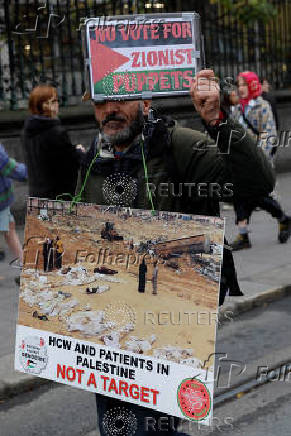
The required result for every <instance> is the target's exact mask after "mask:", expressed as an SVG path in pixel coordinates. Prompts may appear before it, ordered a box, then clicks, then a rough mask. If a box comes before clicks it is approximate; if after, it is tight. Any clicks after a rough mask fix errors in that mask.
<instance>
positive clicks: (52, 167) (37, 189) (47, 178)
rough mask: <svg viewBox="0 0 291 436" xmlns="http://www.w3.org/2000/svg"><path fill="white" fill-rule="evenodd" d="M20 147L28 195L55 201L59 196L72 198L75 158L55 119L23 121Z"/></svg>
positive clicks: (30, 118) (29, 119) (63, 132)
mask: <svg viewBox="0 0 291 436" xmlns="http://www.w3.org/2000/svg"><path fill="white" fill-rule="evenodd" d="M22 144H23V149H24V158H25V162H26V165H27V170H28V185H29V195H30V196H32V197H40V198H50V199H56V197H57V196H58V195H61V194H63V193H70V194H71V195H74V193H75V188H76V182H77V175H78V167H79V155H78V153H77V151H76V150H75V147H74V146H73V145H72V144H71V141H70V138H69V136H68V134H67V132H66V131H65V129H64V128H63V127H62V126H61V123H60V120H59V119H51V118H47V117H42V116H37V115H32V116H30V117H29V118H27V120H26V121H25V124H24V130H23V133H22Z"/></svg>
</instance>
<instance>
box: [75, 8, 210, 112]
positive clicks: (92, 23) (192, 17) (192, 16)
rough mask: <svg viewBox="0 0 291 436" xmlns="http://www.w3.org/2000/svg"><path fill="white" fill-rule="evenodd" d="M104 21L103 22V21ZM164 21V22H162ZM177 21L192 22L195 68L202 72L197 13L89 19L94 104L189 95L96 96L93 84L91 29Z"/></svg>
mask: <svg viewBox="0 0 291 436" xmlns="http://www.w3.org/2000/svg"><path fill="white" fill-rule="evenodd" d="M102 20H103V21H102ZM161 20H162V21H161ZM165 20H167V21H175V20H181V21H182V20H183V21H190V22H191V27H192V35H193V39H192V44H193V47H194V48H195V64H196V65H195V67H196V71H197V72H198V71H200V70H201V68H202V63H203V62H204V61H203V60H204V44H203V39H202V35H201V30H200V15H199V14H197V13H196V12H182V13H177V14H136V15H116V16H112V17H110V16H109V17H95V18H89V19H87V20H86V21H85V31H84V33H83V43H84V50H85V69H86V71H85V74H86V77H87V79H88V82H89V92H90V98H91V100H93V101H94V102H96V103H97V102H102V101H108V100H140V99H143V100H150V99H152V98H161V97H174V96H183V95H189V91H185V90H183V91H181V90H177V91H160V92H151V91H145V92H141V93H138V94H137V93H136V94H124V95H120V94H119V95H105V94H95V91H94V83H93V74H92V64H91V52H90V28H91V29H92V27H95V28H96V27H97V26H100V25H101V26H106V25H111V26H112V25H115V26H117V25H118V24H126V25H130V24H136V23H137V22H138V23H142V22H145V21H147V22H151V21H153V22H154V23H155V24H157V23H158V22H163V21H165Z"/></svg>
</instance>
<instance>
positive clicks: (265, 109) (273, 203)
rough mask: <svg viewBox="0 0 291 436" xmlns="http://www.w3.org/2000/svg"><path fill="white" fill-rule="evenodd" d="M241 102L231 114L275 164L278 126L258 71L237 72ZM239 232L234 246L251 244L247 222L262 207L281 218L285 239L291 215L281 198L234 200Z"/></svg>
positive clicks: (282, 240) (282, 239) (280, 232)
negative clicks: (283, 206) (288, 214)
mask: <svg viewBox="0 0 291 436" xmlns="http://www.w3.org/2000/svg"><path fill="white" fill-rule="evenodd" d="M238 93H239V104H238V105H236V106H234V107H233V108H232V117H233V118H234V119H235V120H236V121H238V122H239V123H240V124H241V125H242V126H243V127H244V128H245V129H246V131H247V132H248V133H249V134H250V135H251V136H252V137H253V138H254V140H255V141H256V143H257V146H258V147H261V148H262V150H263V151H264V153H265V154H266V156H267V158H268V160H269V161H270V162H271V164H272V165H273V156H274V153H273V148H274V147H276V144H277V130H276V124H275V120H274V117H273V112H272V109H271V106H270V104H269V103H268V102H267V101H266V100H264V99H263V98H262V97H261V94H262V85H261V83H260V80H259V78H258V76H257V74H256V73H254V72H252V71H245V72H243V73H240V74H239V75H238ZM234 207H235V212H236V223H237V224H238V230H239V234H238V236H237V238H236V239H235V240H234V241H233V243H232V249H233V250H242V249H245V248H251V246H252V244H251V241H250V239H249V229H248V224H249V220H250V217H251V214H252V212H253V211H254V210H255V209H256V208H257V207H259V208H261V209H263V210H265V211H267V212H269V213H270V214H271V215H272V217H273V218H275V219H277V221H278V226H279V230H278V241H279V242H280V243H285V242H287V240H288V239H289V237H290V235H291V218H290V217H289V216H287V215H286V214H285V212H284V211H283V210H282V207H281V205H280V204H279V203H278V201H277V200H276V199H275V198H273V197H272V195H268V196H267V197H256V198H250V199H248V200H247V201H246V200H243V201H242V200H240V199H239V198H237V199H236V200H235V202H234Z"/></svg>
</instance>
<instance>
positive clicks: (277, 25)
mask: <svg viewBox="0 0 291 436" xmlns="http://www.w3.org/2000/svg"><path fill="white" fill-rule="evenodd" d="M270 3H273V4H274V7H276V8H277V11H278V13H277V16H276V18H274V19H273V20H272V21H271V22H269V23H268V24H266V25H265V24H263V23H261V22H260V21H257V22H255V23H252V24H250V25H246V24H242V23H241V22H239V21H238V19H237V17H236V16H233V15H231V14H230V13H229V12H228V11H227V10H225V9H224V8H223V7H222V6H221V5H220V4H219V3H218V4H217V3H216V2H215V3H214V2H213V1H212V0H183V1H182V0H145V1H140V0H110V1H108V0H46V1H45V0H0V109H19V108H24V107H26V106H27V98H28V95H29V92H30V90H31V89H32V88H33V87H34V86H35V85H37V84H39V83H43V82H53V83H55V84H56V85H57V87H58V89H59V95H60V100H61V104H62V105H72V104H78V103H79V102H80V97H81V95H82V94H83V92H84V90H85V77H84V60H83V53H82V42H81V32H80V29H81V27H82V23H83V22H84V20H85V19H86V18H89V17H96V16H108V15H117V14H118V15H120V14H121V15H122V14H134V13H142V14H143V13H159V12H179V11H195V12H198V13H199V14H200V15H201V25H202V32H203V34H204V40H205V52H206V65H207V66H208V67H212V68H214V70H215V72H216V73H217V74H218V75H219V76H220V77H227V76H228V77H234V78H235V77H236V76H237V73H238V72H239V71H243V70H253V71H256V72H257V73H258V74H259V75H260V76H263V77H267V78H268V79H269V80H270V82H271V83H272V84H273V87H274V88H275V89H281V88H288V87H290V86H291V76H290V73H289V71H290V63H291V50H290V49H291V29H290V25H291V5H290V0H270Z"/></svg>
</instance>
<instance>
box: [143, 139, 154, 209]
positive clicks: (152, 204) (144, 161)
mask: <svg viewBox="0 0 291 436" xmlns="http://www.w3.org/2000/svg"><path fill="white" fill-rule="evenodd" d="M141 154H142V163H143V170H144V176H145V179H146V185H147V194H148V198H149V201H150V203H151V206H152V215H155V214H156V212H155V206H154V202H153V196H152V193H151V191H150V189H149V176H148V167H147V164H146V160H145V155H144V142H143V141H141Z"/></svg>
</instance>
